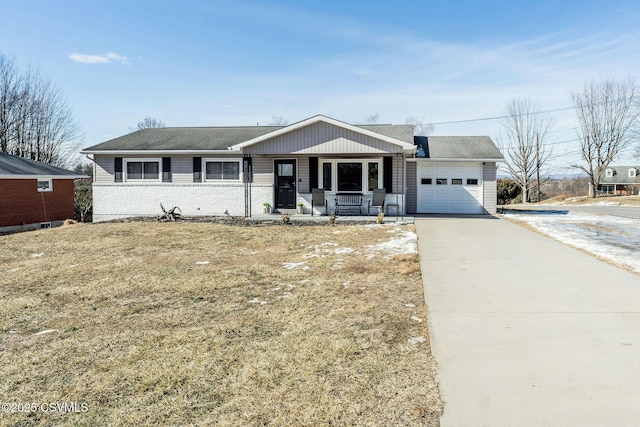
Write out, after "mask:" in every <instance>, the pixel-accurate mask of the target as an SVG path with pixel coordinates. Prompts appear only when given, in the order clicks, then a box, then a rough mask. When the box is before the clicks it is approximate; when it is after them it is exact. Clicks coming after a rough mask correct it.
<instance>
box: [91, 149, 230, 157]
mask: <svg viewBox="0 0 640 427" xmlns="http://www.w3.org/2000/svg"><path fill="white" fill-rule="evenodd" d="M222 153H225V154H240V153H241V152H240V151H238V150H232V149H227V150H82V151H80V154H94V155H95V154H111V155H135V156H137V155H145V156H147V155H153V154H155V155H159V154H222Z"/></svg>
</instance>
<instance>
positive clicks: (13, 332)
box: [7, 329, 18, 334]
mask: <svg viewBox="0 0 640 427" xmlns="http://www.w3.org/2000/svg"><path fill="white" fill-rule="evenodd" d="M7 332H9V333H10V334H17V333H18V331H14V330H13V329H12V330H10V331H7Z"/></svg>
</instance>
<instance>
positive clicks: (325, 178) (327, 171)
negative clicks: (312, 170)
mask: <svg viewBox="0 0 640 427" xmlns="http://www.w3.org/2000/svg"><path fill="white" fill-rule="evenodd" d="M331 187H332V184H331V163H323V164H322V189H323V190H326V191H331Z"/></svg>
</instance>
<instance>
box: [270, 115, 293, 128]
mask: <svg viewBox="0 0 640 427" xmlns="http://www.w3.org/2000/svg"><path fill="white" fill-rule="evenodd" d="M288 124H289V120H287V119H286V118H284V116H278V115H275V114H274V115H272V116H271V121H269V123H267V125H268V126H286V125H288Z"/></svg>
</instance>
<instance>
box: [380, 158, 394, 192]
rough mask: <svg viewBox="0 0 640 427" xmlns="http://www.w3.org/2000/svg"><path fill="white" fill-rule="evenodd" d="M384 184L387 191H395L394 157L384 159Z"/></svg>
mask: <svg viewBox="0 0 640 427" xmlns="http://www.w3.org/2000/svg"><path fill="white" fill-rule="evenodd" d="M382 184H383V185H384V188H385V190H386V191H385V192H386V193H393V157H384V158H383V159H382Z"/></svg>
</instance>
